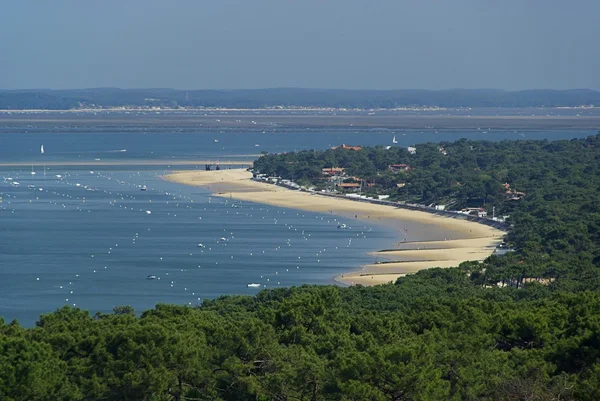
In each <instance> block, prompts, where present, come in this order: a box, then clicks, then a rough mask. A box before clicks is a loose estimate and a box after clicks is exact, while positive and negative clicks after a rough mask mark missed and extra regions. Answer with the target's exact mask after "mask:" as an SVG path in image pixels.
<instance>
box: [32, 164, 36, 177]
mask: <svg viewBox="0 0 600 401" xmlns="http://www.w3.org/2000/svg"><path fill="white" fill-rule="evenodd" d="M31 175H35V171H33V164H32V165H31Z"/></svg>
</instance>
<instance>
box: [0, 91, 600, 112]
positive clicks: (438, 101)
mask: <svg viewBox="0 0 600 401" xmlns="http://www.w3.org/2000/svg"><path fill="white" fill-rule="evenodd" d="M581 105H597V106H600V92H598V91H593V90H587V89H577V90H545V89H544V90H524V91H512V92H511V91H503V90H495V89H450V90H439V91H427V90H340V89H297V88H279V89H251V90H250V89H249V90H189V91H186V90H176V89H118V88H94V89H72V90H49V89H39V90H38V89H35V90H0V109H2V110H10V109H13V110H14V109H50V110H63V109H72V108H78V107H82V106H87V107H115V106H170V107H177V106H188V107H224V108H265V107H275V106H284V107H302V106H304V107H334V108H395V107H410V106H438V107H451V108H456V107H557V106H581Z"/></svg>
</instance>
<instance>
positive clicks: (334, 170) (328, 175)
mask: <svg viewBox="0 0 600 401" xmlns="http://www.w3.org/2000/svg"><path fill="white" fill-rule="evenodd" d="M338 148H342V149H346V150H353V151H359V150H361V147H360V146H349V145H346V144H342V145H341V146H334V147H332V148H331V149H333V150H335V149H338ZM407 150H408V152H409V153H410V154H415V153H416V152H417V149H416V147H413V146H409V147H407ZM439 151H440V153H442V154H444V155H446V154H447V151H446V150H445V149H444V148H443V147H439ZM249 170H250V171H252V169H249ZM411 170H412V167H411V166H410V165H408V164H404V163H398V164H391V165H389V166H388V171H389V172H391V173H394V174H399V173H406V172H410V171H411ZM252 173H253V180H255V181H259V182H264V183H268V184H274V185H279V186H282V187H285V188H288V189H292V190H299V191H306V192H311V193H314V194H320V195H326V196H339V197H344V198H350V199H355V200H359V201H366V202H371V203H379V204H387V205H394V206H399V207H409V208H411V209H420V210H425V211H430V212H436V213H438V214H445V215H456V214H458V215H463V216H467V217H470V218H476V219H480V220H483V221H485V220H488V221H494V222H499V223H504V222H505V221H506V219H508V218H509V217H510V216H508V215H506V216H496V215H495V213H492V216H489V215H488V212H487V211H486V210H485V209H484V208H483V207H466V208H463V209H460V210H447V205H442V204H431V205H422V204H414V203H407V202H402V201H397V202H394V201H391V200H389V198H390V195H389V194H385V193H384V194H376V195H373V194H372V193H369V194H365V193H366V192H371V191H369V190H370V189H371V188H372V187H374V186H375V185H376V184H375V183H374V182H371V181H369V180H365V179H362V178H360V177H356V176H352V175H349V174H347V172H346V169H344V168H342V167H327V168H323V169H321V176H322V182H323V183H324V188H318V187H317V186H302V185H299V184H298V183H296V182H294V181H292V180H289V179H283V178H282V177H272V176H268V175H267V174H261V173H260V172H255V171H252ZM405 185H406V184H405V183H397V184H396V186H397V187H398V188H402V187H404V186H405ZM503 187H504V190H505V195H506V197H507V200H510V201H518V200H521V199H522V198H523V197H524V196H525V193H523V192H520V191H516V190H515V189H513V188H511V186H510V184H508V183H505V184H503Z"/></svg>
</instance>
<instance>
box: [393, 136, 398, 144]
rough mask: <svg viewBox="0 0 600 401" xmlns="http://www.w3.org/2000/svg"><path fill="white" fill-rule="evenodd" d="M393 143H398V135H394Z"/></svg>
mask: <svg viewBox="0 0 600 401" xmlns="http://www.w3.org/2000/svg"><path fill="white" fill-rule="evenodd" d="M392 143H398V141H397V140H396V135H394V138H392Z"/></svg>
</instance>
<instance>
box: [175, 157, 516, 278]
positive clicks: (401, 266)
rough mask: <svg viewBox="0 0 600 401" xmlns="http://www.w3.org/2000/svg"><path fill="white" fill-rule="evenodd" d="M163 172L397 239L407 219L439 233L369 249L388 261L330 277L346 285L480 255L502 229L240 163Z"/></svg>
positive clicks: (184, 181)
mask: <svg viewBox="0 0 600 401" xmlns="http://www.w3.org/2000/svg"><path fill="white" fill-rule="evenodd" d="M164 178H165V179H167V180H169V181H172V182H177V183H181V184H186V185H194V186H200V187H205V188H208V189H210V190H211V191H212V192H213V193H214V194H215V195H218V196H225V197H231V198H233V199H239V200H245V201H251V202H257V203H264V204H269V205H274V206H281V207H289V208H294V209H301V210H308V211H314V212H325V213H334V214H338V215H342V216H345V217H353V218H354V217H355V216H357V218H358V219H361V220H365V221H370V222H372V223H378V224H385V225H387V226H391V227H394V228H396V229H397V230H398V231H399V240H400V239H403V234H404V233H403V232H401V229H400V228H399V227H400V225H402V226H405V225H407V224H411V230H412V227H415V228H414V230H415V231H419V232H421V233H422V236H423V235H431V237H430V238H431V239H442V240H441V241H420V242H399V243H398V246H397V247H396V248H397V249H395V250H393V251H386V252H374V253H373V254H372V255H373V257H374V258H377V261H378V262H382V261H384V260H388V261H392V262H391V263H377V264H375V263H374V264H370V265H367V266H364V267H363V269H362V270H361V271H358V272H352V273H348V274H343V275H340V276H338V277H336V280H338V281H340V282H342V283H345V284H350V285H352V284H362V285H374V284H382V283H387V282H390V281H395V280H396V279H397V278H398V277H402V276H404V275H406V274H409V273H414V272H417V271H419V270H423V269H427V268H430V267H451V266H457V265H458V264H460V263H461V262H464V261H467V260H483V259H485V258H486V257H488V256H489V255H491V254H492V252H493V250H494V248H495V247H496V245H497V244H498V243H499V242H500V241H501V240H502V237H503V236H504V234H505V233H504V232H503V231H500V230H498V229H495V228H492V227H489V226H486V225H483V224H478V223H474V222H470V221H466V220H460V219H451V218H447V217H441V216H437V215H433V214H430V213H427V212H419V211H412V210H406V209H398V208H393V207H390V206H385V205H376V204H371V203H365V202H356V201H353V200H349V199H348V200H346V199H338V198H330V197H325V196H320V195H314V194H310V193H307V192H300V191H293V190H288V189H285V188H282V187H279V186H276V185H273V184H266V183H262V182H256V181H252V180H251V178H252V174H251V173H250V172H248V171H246V170H242V169H234V170H220V171H178V172H174V173H172V174H168V175H165V176H164ZM423 233H424V234H423ZM434 233H438V234H437V235H436V234H434ZM440 233H443V234H440ZM440 235H443V238H440Z"/></svg>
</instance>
